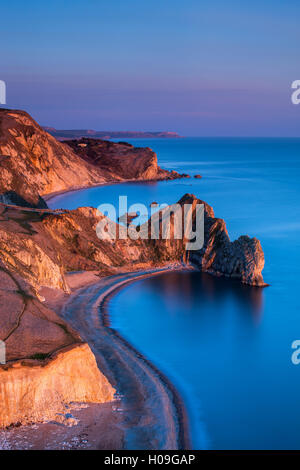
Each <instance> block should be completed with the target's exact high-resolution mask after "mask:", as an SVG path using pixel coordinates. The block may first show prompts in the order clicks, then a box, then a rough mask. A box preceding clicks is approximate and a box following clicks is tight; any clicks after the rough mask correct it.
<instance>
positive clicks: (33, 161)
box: [0, 109, 180, 207]
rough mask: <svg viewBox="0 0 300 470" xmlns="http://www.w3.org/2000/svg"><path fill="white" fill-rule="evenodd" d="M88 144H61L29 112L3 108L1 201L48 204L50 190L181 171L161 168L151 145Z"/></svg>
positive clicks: (0, 112) (170, 175) (0, 126)
mask: <svg viewBox="0 0 300 470" xmlns="http://www.w3.org/2000/svg"><path fill="white" fill-rule="evenodd" d="M83 144H84V143H83ZM86 145H87V147H81V146H80V143H79V145H78V144H77V143H76V142H71V143H70V144H69V145H67V144H64V143H61V142H59V141H58V140H56V139H55V138H54V137H53V136H52V135H50V134H48V133H47V132H46V131H45V130H44V129H42V128H41V127H40V126H39V125H38V124H37V123H36V122H35V121H34V119H32V117H31V116H30V115H29V114H27V113H26V112H25V111H17V110H7V109H0V202H8V203H19V204H21V202H22V200H23V201H25V204H24V202H23V204H22V205H34V206H37V207H46V204H45V202H44V201H43V199H42V196H45V195H47V194H49V193H52V192H58V191H64V190H68V189H72V188H76V187H87V186H93V185H97V184H101V183H104V182H107V181H122V180H126V179H132V178H136V179H140V180H143V179H145V180H149V179H168V178H174V177H179V176H180V175H178V174H177V173H176V172H168V171H164V170H161V169H160V168H159V167H158V165H157V157H156V154H155V153H154V152H152V151H151V149H143V148H138V149H136V148H134V147H132V146H129V145H128V144H114V143H112V142H106V141H96V143H94V144H93V143H92V142H90V141H89V139H87V142H86ZM74 150H75V152H74Z"/></svg>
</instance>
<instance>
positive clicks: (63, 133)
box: [44, 127, 181, 140]
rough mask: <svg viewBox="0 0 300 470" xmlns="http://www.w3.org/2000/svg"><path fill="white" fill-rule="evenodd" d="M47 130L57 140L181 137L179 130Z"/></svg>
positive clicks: (46, 128)
mask: <svg viewBox="0 0 300 470" xmlns="http://www.w3.org/2000/svg"><path fill="white" fill-rule="evenodd" d="M44 129H45V131H47V132H49V134H51V135H53V136H54V137H55V138H56V139H57V140H66V139H81V138H82V137H88V138H93V139H153V138H154V139H179V138H180V137H181V136H180V135H179V134H177V132H168V131H158V132H134V131H127V132H126V131H95V130H93V129H73V130H72V129H71V130H70V129H65V130H62V129H55V128H54V127H44Z"/></svg>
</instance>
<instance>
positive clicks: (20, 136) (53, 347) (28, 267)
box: [0, 110, 265, 426]
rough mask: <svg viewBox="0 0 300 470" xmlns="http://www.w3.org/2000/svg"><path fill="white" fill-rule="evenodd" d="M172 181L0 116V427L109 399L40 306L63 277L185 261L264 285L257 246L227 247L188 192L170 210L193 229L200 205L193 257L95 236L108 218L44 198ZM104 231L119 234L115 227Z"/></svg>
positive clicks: (173, 247)
mask: <svg viewBox="0 0 300 470" xmlns="http://www.w3.org/2000/svg"><path fill="white" fill-rule="evenodd" d="M179 176H180V175H178V174H177V173H176V172H166V171H164V170H162V169H160V168H159V166H158V164H157V157H156V155H155V154H154V152H152V151H151V149H148V148H146V149H139V148H135V147H132V146H131V145H129V144H126V143H119V144H113V143H111V142H105V141H102V140H92V141H91V140H90V139H82V140H80V141H70V142H68V144H64V143H60V142H58V141H56V140H55V139H54V138H53V137H52V136H50V135H49V134H47V133H46V132H45V131H44V130H43V129H42V128H41V127H40V126H38V124H37V123H35V121H34V120H33V119H32V118H31V117H30V116H29V115H28V114H27V113H25V112H23V111H9V110H0V285H1V289H0V340H2V341H5V344H6V349H7V360H8V363H7V365H2V366H0V426H7V425H9V424H12V423H16V422H21V423H23V422H29V421H36V420H40V419H42V418H47V419H53V418H54V417H55V414H56V413H58V412H60V411H61V410H62V408H63V407H64V405H65V404H66V403H67V402H69V401H96V402H102V401H107V400H111V399H112V398H113V395H114V389H113V387H112V386H111V385H110V384H109V383H108V381H107V380H106V378H105V377H104V376H103V374H101V372H100V371H99V370H98V368H97V367H96V363H95V359H94V356H93V354H92V352H91V350H90V349H89V347H88V346H87V345H86V344H84V343H83V342H82V340H81V338H80V337H79V336H78V335H77V334H76V333H74V332H73V331H72V330H71V329H70V328H69V326H68V325H67V324H66V323H65V322H64V321H62V320H61V318H60V317H59V316H58V315H57V314H56V313H55V312H54V311H53V310H52V309H51V308H48V307H46V306H45V304H44V303H43V296H42V293H41V288H42V287H48V288H51V289H58V290H60V291H63V292H64V293H65V294H68V293H69V292H70V289H69V286H68V283H67V281H66V273H67V272H69V271H82V270H85V271H96V272H97V273H99V275H101V276H105V275H108V274H113V273H115V272H116V271H117V270H122V271H131V270H134V269H138V268H139V267H141V266H143V267H151V266H157V265H162V264H166V263H170V262H180V261H182V260H183V261H185V262H188V263H192V264H193V265H194V266H196V267H197V268H199V269H200V270H203V271H206V272H209V273H211V274H214V275H217V276H221V275H223V276H228V277H232V278H236V279H238V280H240V281H241V282H243V283H246V284H250V285H255V286H263V285H265V284H264V281H263V278H262V274H261V272H262V269H263V266H264V254H263V251H262V248H261V245H260V242H259V241H258V240H257V239H255V238H252V239H251V238H249V237H247V236H242V237H240V238H238V239H237V240H235V241H233V242H231V241H230V239H229V236H228V233H227V230H226V225H225V222H224V221H223V220H222V219H218V218H216V217H215V216H214V212H213V209H212V208H211V207H210V206H209V205H208V204H206V203H205V202H203V201H201V200H199V199H197V198H196V197H195V196H193V195H190V194H186V195H185V196H183V197H182V198H181V200H180V201H179V209H178V210H179V211H180V212H181V211H182V210H183V207H184V205H185V204H189V205H190V207H191V209H190V211H191V220H192V222H193V224H195V214H196V211H195V208H196V204H204V245H203V247H202V248H201V249H198V250H196V251H187V250H186V242H187V240H185V239H182V240H174V239H172V238H171V240H151V239H137V240H132V239H130V238H128V239H125V240H124V239H121V238H120V237H118V236H117V238H116V239H114V240H110V239H100V238H98V236H97V227H99V223H100V224H102V223H103V221H104V220H106V219H105V218H104V215H103V214H101V213H100V212H98V211H97V210H96V209H93V208H88V207H84V208H79V209H77V210H74V211H52V210H50V209H46V204H45V202H44V201H43V199H42V196H43V195H45V194H48V193H51V192H56V191H59V190H63V189H68V188H71V187H74V186H85V185H94V184H99V183H101V182H109V181H116V180H118V181H122V180H125V179H136V180H144V179H168V178H177V177H179ZM12 203H13V204H14V205H12ZM33 206H34V207H33ZM171 220H172V219H171ZM172 223H173V222H172ZM111 225H112V226H113V228H115V229H116V232H117V234H118V232H119V230H120V226H119V225H118V224H114V223H111ZM146 230H147V231H148V233H149V231H150V223H149V224H146ZM171 231H172V224H171ZM78 363H80V364H81V366H80V367H81V371H80V377H78V376H76V364H78ZM46 390H48V397H47V396H46Z"/></svg>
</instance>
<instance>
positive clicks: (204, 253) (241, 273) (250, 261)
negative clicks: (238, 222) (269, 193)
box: [154, 194, 266, 286]
mask: <svg viewBox="0 0 300 470" xmlns="http://www.w3.org/2000/svg"><path fill="white" fill-rule="evenodd" d="M178 203H179V205H180V206H181V207H182V208H183V207H184V205H185V204H188V205H189V206H190V212H191V220H192V224H193V226H195V215H196V210H195V208H196V204H203V205H204V244H203V247H202V248H201V249H199V250H194V251H192V250H190V251H186V243H187V240H185V239H184V237H182V239H181V240H174V239H172V238H171V239H170V240H160V241H155V242H154V250H155V253H156V255H157V256H158V258H159V259H161V260H169V259H172V258H173V259H174V258H179V257H182V258H183V259H184V260H185V261H186V262H189V263H192V264H193V265H194V266H196V267H197V268H198V269H200V270H201V271H205V272H209V273H211V274H213V275H216V276H226V277H231V278H235V279H238V280H240V281H241V282H242V283H244V284H249V285H253V286H265V285H266V284H265V282H264V280H263V277H262V274H261V272H262V270H263V268H264V262H265V260H264V253H263V250H262V247H261V244H260V241H259V240H258V239H257V238H250V237H248V236H247V235H244V236H241V237H239V238H238V239H237V240H235V241H233V242H231V241H230V238H229V235H228V232H227V229H226V224H225V222H224V220H223V219H218V218H216V217H215V216H214V211H213V209H212V207H211V206H209V205H208V204H207V203H206V202H204V201H201V200H200V199H198V198H196V196H194V195H192V194H185V195H184V196H183V197H182V198H181V199H180V201H178ZM182 212H183V209H182Z"/></svg>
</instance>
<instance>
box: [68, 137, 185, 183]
mask: <svg viewBox="0 0 300 470" xmlns="http://www.w3.org/2000/svg"><path fill="white" fill-rule="evenodd" d="M65 143H66V144H67V145H69V146H70V147H71V148H72V150H73V151H74V153H76V154H77V155H79V156H80V157H81V158H82V159H84V160H85V161H87V162H88V163H90V164H92V165H94V166H96V167H97V168H100V169H101V171H102V172H103V175H105V177H106V178H107V179H108V180H109V179H111V180H117V179H120V180H164V179H175V178H181V177H182V176H183V175H180V174H179V173H177V172H176V171H167V170H163V169H162V168H160V167H159V166H158V163H157V155H156V153H155V152H153V150H151V149H150V148H149V147H134V146H133V145H131V144H128V143H127V142H119V143H114V142H109V141H107V140H100V139H90V138H82V139H80V140H66V141H65Z"/></svg>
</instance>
